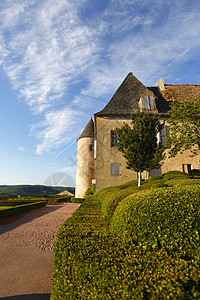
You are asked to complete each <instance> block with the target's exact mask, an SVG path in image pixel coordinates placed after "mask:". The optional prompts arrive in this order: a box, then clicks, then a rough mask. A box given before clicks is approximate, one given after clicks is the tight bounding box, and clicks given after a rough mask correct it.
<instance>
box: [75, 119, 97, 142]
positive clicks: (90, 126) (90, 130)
mask: <svg viewBox="0 0 200 300" xmlns="http://www.w3.org/2000/svg"><path fill="white" fill-rule="evenodd" d="M85 137H94V122H93V120H92V117H91V119H90V121H89V122H88V123H87V125H86V127H85V129H84V130H83V132H82V133H81V135H80V136H79V138H78V139H82V138H85ZM78 139H77V140H78Z"/></svg>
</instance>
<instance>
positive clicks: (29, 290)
mask: <svg viewBox="0 0 200 300" xmlns="http://www.w3.org/2000/svg"><path fill="white" fill-rule="evenodd" d="M78 206H79V204H77V203H56V204H53V205H50V204H48V205H47V206H46V207H43V208H39V209H36V210H33V211H31V212H27V213H23V214H19V215H16V216H13V217H9V218H5V219H2V220H0V299H1V300H3V299H5V300H7V299H9V300H12V299H13V300H14V299H16V300H20V299H22V300H23V299H24V300H26V299H30V300H36V299H41V300H42V299H49V298H50V296H49V295H50V291H51V275H52V266H53V257H54V255H53V248H54V244H55V240H56V234H57V232H58V229H59V227H60V226H61V225H62V224H63V222H64V221H65V220H66V219H68V218H69V217H70V216H71V215H72V213H73V212H74V211H75V210H76V209H77V208H78Z"/></svg>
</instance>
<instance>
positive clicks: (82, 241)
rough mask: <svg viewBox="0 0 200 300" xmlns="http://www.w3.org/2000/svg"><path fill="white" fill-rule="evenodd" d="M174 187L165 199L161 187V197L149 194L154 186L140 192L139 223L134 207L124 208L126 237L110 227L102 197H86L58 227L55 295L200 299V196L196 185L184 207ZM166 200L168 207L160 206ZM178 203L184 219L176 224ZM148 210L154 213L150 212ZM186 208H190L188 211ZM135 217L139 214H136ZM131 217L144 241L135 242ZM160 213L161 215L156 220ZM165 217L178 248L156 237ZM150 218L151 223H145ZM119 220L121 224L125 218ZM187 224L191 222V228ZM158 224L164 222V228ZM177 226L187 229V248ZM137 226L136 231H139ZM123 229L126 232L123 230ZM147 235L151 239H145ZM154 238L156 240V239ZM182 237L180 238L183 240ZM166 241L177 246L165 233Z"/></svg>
mask: <svg viewBox="0 0 200 300" xmlns="http://www.w3.org/2000/svg"><path fill="white" fill-rule="evenodd" d="M164 190H167V189H163V191H164ZM170 190H171V193H169V194H168V196H169V197H164V202H163V205H162V204H161V202H162V201H161V200H160V199H159V198H158V195H161V191H160V193H159V192H158V191H157V192H153V195H155V194H156V197H153V198H152V199H150V198H149V197H150V195H151V193H152V192H148V191H143V192H142V194H143V197H139V194H138V199H135V201H132V203H134V207H135V205H137V201H138V203H139V202H140V204H142V208H141V209H140V212H138V213H137V210H135V213H136V219H137V220H138V218H137V216H138V215H139V216H140V225H137V220H134V217H133V215H131V214H129V212H128V211H126V212H127V214H122V213H121V216H123V217H124V225H125V226H126V227H125V228H124V230H128V232H127V237H128V238H127V239H125V240H123V239H121V237H120V235H116V234H113V231H110V230H109V228H108V225H107V222H105V219H104V218H103V216H102V213H101V210H100V203H99V201H98V199H97V197H96V196H94V197H89V198H88V199H86V200H85V202H84V203H83V204H82V205H81V206H80V207H79V209H78V210H77V211H76V212H75V213H74V214H73V216H72V217H71V218H70V219H68V220H67V221H66V222H65V223H64V225H63V226H62V227H61V228H60V230H59V232H58V235H57V241H56V245H55V258H54V267H53V279H52V293H51V300H57V299H61V300H63V299H102V300H104V299H125V300H129V299H199V298H200V286H199V282H200V272H199V241H198V238H197V234H196V233H195V232H196V231H198V230H199V229H198V230H196V229H197V228H199V227H198V226H199V223H198V224H196V223H195V220H196V219H198V218H199V215H198V212H199V210H198V211H196V208H197V205H198V204H197V205H195V204H194V203H193V202H196V201H197V200H198V198H197V195H198V193H197V192H198V191H197V190H198V189H195V188H193V191H192V194H193V196H195V199H194V201H193V202H191V200H190V196H191V193H190V192H188V191H185V192H186V193H185V194H186V195H187V196H188V202H187V201H186V200H185V201H183V202H184V203H183V208H185V209H183V213H181V211H182V210H180V206H181V207H182V205H181V203H180V202H181V201H174V202H173V201H172V199H171V196H172V189H170ZM174 193H175V194H174V195H176V193H179V192H176V189H174ZM134 196H135V195H134ZM131 197H133V195H129V196H128V197H127V198H126V199H124V200H122V201H121V203H120V204H119V206H118V207H117V209H116V211H117V210H118V208H119V207H120V206H121V209H122V210H123V209H124V205H123V203H124V201H126V203H127V204H128V203H129V202H128V198H130V199H129V200H131ZM145 198H148V199H149V200H148V204H149V205H146V206H145V205H144V203H143V202H144V201H145ZM198 201H199V200H198ZM146 203H147V202H146ZM151 203H152V204H151ZM177 203H178V205H177ZM172 204H173V205H172ZM160 205H161V207H162V208H163V206H164V207H165V208H166V209H165V210H161V208H160V209H159V206H160ZM170 205H172V207H171V206H170ZM191 205H193V206H191ZM139 207H140V206H139V205H138V206H137V208H139ZM148 207H149V209H148ZM174 208H175V212H174V213H172V215H173V216H174V217H175V215H176V214H177V213H179V210H180V217H181V219H180V220H181V222H175V224H171V223H170V213H168V211H170V212H172V211H173V209H174ZM145 209H146V210H145ZM147 211H148V213H150V216H149V217H148V214H147ZM142 212H143V214H142ZM185 212H187V213H186V214H185ZM188 212H189V213H188ZM184 214H185V215H184ZM159 215H160V217H159ZM165 215H166V217H167V216H168V217H169V220H167V218H165ZM192 215H193V218H192ZM132 217H133V219H131V218H132ZM158 217H159V218H158ZM127 218H129V221H131V220H133V222H134V224H136V225H137V228H139V226H140V227H141V230H142V232H141V233H138V234H140V235H141V242H142V243H141V244H140V240H139V242H138V243H136V242H135V239H134V238H133V235H134V234H132V235H131V234H130V232H129V230H135V229H134V226H132V223H131V222H130V223H129V224H130V226H132V227H131V228H129V226H127V225H128V222H126V220H127ZM142 218H143V221H142ZM187 218H188V219H189V221H188V220H187ZM118 219H120V218H118ZM150 219H151V220H153V223H152V226H150V225H151V224H149V220H150ZM158 219H159V220H160V221H158V223H156V220H158ZM163 219H164V220H165V221H166V222H168V223H167V224H169V225H170V228H173V230H174V234H173V235H172V238H174V242H175V248H174V247H172V248H173V251H172V249H171V248H170V247H168V245H167V247H165V246H166V245H165V244H164V245H163V244H162V243H161V242H162V240H160V244H161V245H163V247H162V246H161V247H160V244H159V243H157V239H156V240H154V237H156V238H157V235H156V234H155V233H157V232H158V233H159V234H160V233H161V234H162V231H163V230H164V227H165V223H163ZM145 222H147V223H148V225H145ZM160 222H161V223H160ZM119 224H120V226H121V222H119ZM162 224H163V227H162ZM182 224H183V226H182ZM189 224H190V225H189ZM186 225H188V228H187V226H186ZM158 226H160V229H159V227H158ZM176 226H177V228H178V229H180V230H179V231H181V230H183V231H185V230H186V232H185V235H184V237H185V238H186V240H184V241H183V249H181V245H182V244H181V243H182V238H183V236H182V235H179V236H176ZM122 227H123V225H122ZM137 228H136V232H139V230H138V229H137ZM113 229H116V228H113ZM124 230H122V234H124V232H123V231H124ZM179 231H178V232H179ZM118 233H120V232H119V231H118ZM170 233H171V232H170ZM198 233H199V231H198ZM144 236H145V239H147V240H148V241H149V244H145V243H146V241H145V239H144ZM152 238H153V240H154V243H155V244H156V246H154V243H152V242H151V240H152ZM164 238H165V237H164ZM193 238H194V239H193ZM168 239H169V240H168ZM177 240H179V244H178V241H177ZM165 241H166V243H169V246H171V245H172V246H173V244H172V243H171V242H170V237H167V238H165ZM171 241H172V239H171ZM187 241H189V242H192V244H193V243H196V246H195V249H194V250H191V249H190V248H189V246H187V245H186V242H187ZM177 245H178V246H179V247H178V248H177ZM144 246H146V248H145V247H144ZM168 248H169V251H168ZM185 249H187V251H185Z"/></svg>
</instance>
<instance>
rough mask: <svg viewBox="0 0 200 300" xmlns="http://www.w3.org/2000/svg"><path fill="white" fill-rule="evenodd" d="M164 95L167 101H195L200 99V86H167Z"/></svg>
mask: <svg viewBox="0 0 200 300" xmlns="http://www.w3.org/2000/svg"><path fill="white" fill-rule="evenodd" d="M162 95H163V96H164V97H165V99H166V100H167V101H177V100H178V101H180V100H195V99H197V98H199V97H200V85H189V84H181V85H178V84H176V85H172V84H169V85H165V90H164V91H162Z"/></svg>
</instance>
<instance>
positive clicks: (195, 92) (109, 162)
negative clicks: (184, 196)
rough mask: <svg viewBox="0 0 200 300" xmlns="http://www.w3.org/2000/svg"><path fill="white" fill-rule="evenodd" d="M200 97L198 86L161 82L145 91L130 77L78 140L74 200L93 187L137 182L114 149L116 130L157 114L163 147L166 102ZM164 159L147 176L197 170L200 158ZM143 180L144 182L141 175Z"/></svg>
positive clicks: (187, 156)
mask: <svg viewBox="0 0 200 300" xmlns="http://www.w3.org/2000/svg"><path fill="white" fill-rule="evenodd" d="M198 97H200V85H171V84H170V85H166V84H164V81H163V79H160V80H159V82H158V86H157V87H145V86H144V85H143V84H142V83H141V82H140V81H139V80H138V79H137V78H136V77H135V76H133V74H132V73H129V74H128V75H127V77H126V78H125V80H124V81H123V82H122V84H121V85H120V86H119V88H118V89H117V91H116V92H115V94H114V95H113V97H112V98H111V100H110V101H109V102H108V104H107V105H106V106H105V107H104V108H103V109H102V110H101V111H100V112H97V113H96V114H94V121H93V120H92V118H91V120H90V121H89V122H88V124H87V126H86V127H85V129H84V131H83V132H82V134H81V135H80V136H79V138H78V139H77V141H78V145H77V169H76V195H75V196H76V197H77V198H81V197H84V194H85V191H86V190H87V188H88V187H90V186H91V185H92V184H95V186H96V191H99V190H100V189H102V188H104V187H108V186H114V185H120V184H123V183H125V182H127V181H130V180H134V179H137V173H136V172H134V171H132V170H128V169H126V160H125V158H124V157H123V155H122V153H121V152H119V151H118V150H117V148H116V147H115V139H116V128H118V127H121V126H122V125H123V123H128V124H130V122H131V120H130V116H131V115H133V114H135V113H137V112H138V111H144V112H146V113H148V114H158V115H159V116H160V122H161V123H163V129H162V130H161V132H160V133H159V135H158V141H159V142H161V143H163V144H164V143H165V138H166V136H167V134H168V133H169V126H168V123H167V119H168V118H169V113H168V111H169V102H171V101H176V100H181V99H186V100H194V99H196V98H198ZM167 152H168V149H167V148H166V159H165V161H164V164H163V165H162V166H160V168H158V169H155V170H152V171H151V172H150V174H149V176H154V175H160V174H163V173H166V172H168V171H171V170H179V171H184V172H188V171H190V170H191V169H199V168H200V156H193V157H191V156H190V155H189V154H190V151H189V150H187V151H185V152H184V153H183V154H178V155H177V156H176V157H175V158H169V157H168V155H167ZM142 178H147V174H146V172H143V174H142Z"/></svg>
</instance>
